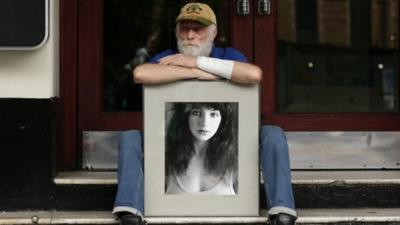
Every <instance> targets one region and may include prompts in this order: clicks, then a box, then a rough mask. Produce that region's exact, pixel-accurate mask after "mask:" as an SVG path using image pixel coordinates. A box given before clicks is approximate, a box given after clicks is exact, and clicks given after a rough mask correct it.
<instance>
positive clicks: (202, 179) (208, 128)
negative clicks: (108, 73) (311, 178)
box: [144, 81, 259, 216]
mask: <svg viewBox="0 0 400 225" xmlns="http://www.w3.org/2000/svg"><path fill="white" fill-rule="evenodd" d="M258 143H259V87H258V85H255V84H253V85H239V84H235V83H232V82H227V81H213V82H207V81H180V82H174V83H169V84H162V85H146V86H145V87H144V163H145V171H144V173H145V215H146V216H258V214H259V194H258V193H259V162H258Z"/></svg>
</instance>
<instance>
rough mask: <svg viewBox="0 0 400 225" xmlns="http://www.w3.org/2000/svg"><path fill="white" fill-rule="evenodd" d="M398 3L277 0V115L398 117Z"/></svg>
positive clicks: (392, 0) (384, 0) (380, 0)
mask: <svg viewBox="0 0 400 225" xmlns="http://www.w3.org/2000/svg"><path fill="white" fill-rule="evenodd" d="M398 35H399V1H398V0H278V43H277V45H278V101H277V104H278V105H277V108H278V110H279V111H281V112H399V103H398V97H399V88H398V87H399V75H398V62H399V57H398V52H399V40H398Z"/></svg>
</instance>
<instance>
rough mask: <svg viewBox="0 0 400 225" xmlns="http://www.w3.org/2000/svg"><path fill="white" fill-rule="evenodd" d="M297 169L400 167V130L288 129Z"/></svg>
mask: <svg viewBox="0 0 400 225" xmlns="http://www.w3.org/2000/svg"><path fill="white" fill-rule="evenodd" d="M286 135H287V138H288V143H289V149H290V156H291V164H292V168H293V169H388V168H390V169H399V168H400V132H287V133H286Z"/></svg>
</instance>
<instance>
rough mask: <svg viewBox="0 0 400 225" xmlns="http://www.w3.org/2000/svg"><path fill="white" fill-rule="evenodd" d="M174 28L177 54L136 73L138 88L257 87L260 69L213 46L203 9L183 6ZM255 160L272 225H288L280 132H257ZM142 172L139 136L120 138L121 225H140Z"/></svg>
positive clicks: (210, 19) (117, 210)
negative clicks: (223, 83) (192, 83)
mask: <svg viewBox="0 0 400 225" xmlns="http://www.w3.org/2000/svg"><path fill="white" fill-rule="evenodd" d="M176 23H177V24H176V38H177V47H178V49H177V50H175V49H169V50H166V51H163V52H161V53H159V54H158V55H156V56H155V57H153V58H152V59H151V61H150V63H147V64H143V65H140V66H138V67H136V69H135V70H134V72H133V75H134V79H135V81H136V82H137V83H143V84H160V83H167V82H174V81H179V80H185V79H198V80H217V79H228V80H231V81H233V82H238V83H258V82H260V80H261V78H262V71H261V69H260V68H259V67H258V66H256V65H253V64H250V63H247V60H246V57H245V56H244V55H243V54H241V53H240V52H239V51H237V50H235V49H233V48H225V49H223V48H218V47H215V46H214V44H213V42H214V38H215V37H216V35H217V21H216V17H215V14H214V12H213V10H212V9H211V8H210V7H209V6H208V5H206V4H202V3H188V4H186V5H185V6H184V7H183V8H182V9H181V12H180V14H179V15H178V17H177V19H176ZM260 160H261V166H262V170H263V178H264V189H265V192H266V196H267V206H268V209H269V211H268V216H269V219H270V222H271V224H273V225H293V224H294V223H295V220H296V218H297V213H296V211H295V206H294V199H293V193H292V187H291V176H290V165H289V154H288V146H287V142H286V138H285V135H284V133H283V131H282V130H281V129H280V128H278V127H275V126H263V127H262V128H261V143H260ZM142 166H143V159H142V138H141V133H140V132H139V131H127V132H124V133H123V134H122V135H121V140H120V145H119V161H118V191H117V196H116V200H115V205H114V210H113V214H114V215H116V216H118V217H119V218H120V221H121V224H123V225H127V224H142V220H143V218H142V214H143V210H144V209H143V208H144V203H143V195H144V194H143V192H144V191H143V186H144V185H143V183H144V182H143V180H144V178H143V169H142Z"/></svg>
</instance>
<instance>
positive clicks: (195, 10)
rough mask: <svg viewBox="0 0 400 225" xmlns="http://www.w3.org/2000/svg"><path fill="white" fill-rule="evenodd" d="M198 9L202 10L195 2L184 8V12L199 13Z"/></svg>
mask: <svg viewBox="0 0 400 225" xmlns="http://www.w3.org/2000/svg"><path fill="white" fill-rule="evenodd" d="M200 11H203V9H202V8H201V7H200V6H199V5H197V4H193V5H191V6H189V7H188V8H187V9H186V12H188V13H196V14H200V13H201V12H200Z"/></svg>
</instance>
